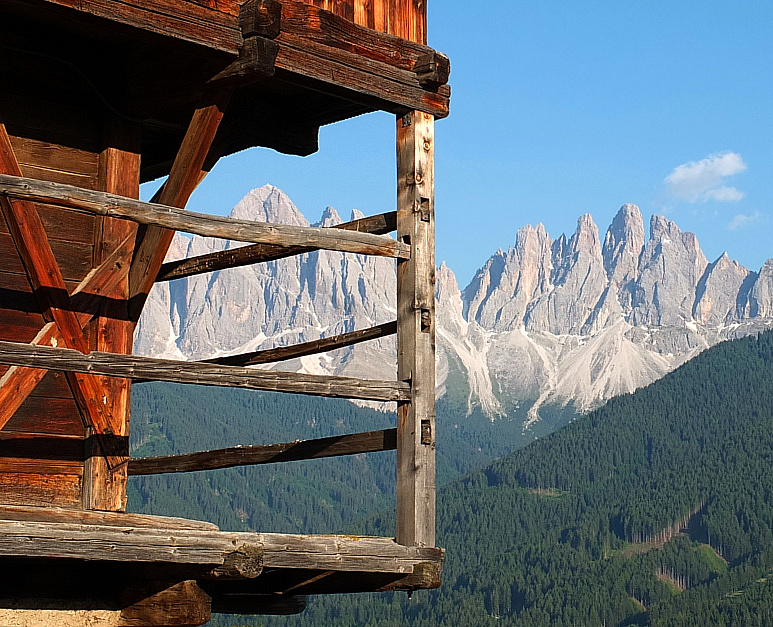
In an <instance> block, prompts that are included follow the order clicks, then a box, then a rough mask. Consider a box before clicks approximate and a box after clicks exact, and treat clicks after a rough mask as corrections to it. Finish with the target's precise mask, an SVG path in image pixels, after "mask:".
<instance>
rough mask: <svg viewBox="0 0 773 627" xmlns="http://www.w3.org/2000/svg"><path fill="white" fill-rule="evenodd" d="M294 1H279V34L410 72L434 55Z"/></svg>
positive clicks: (424, 49) (354, 22)
mask: <svg viewBox="0 0 773 627" xmlns="http://www.w3.org/2000/svg"><path fill="white" fill-rule="evenodd" d="M324 8H325V7H319V6H313V5H311V4H307V3H305V2H299V1H296V0H285V1H284V2H282V33H283V34H290V35H295V36H298V37H301V38H303V39H304V40H306V41H312V42H315V43H318V44H324V45H326V46H330V47H332V48H339V49H341V50H346V51H348V52H352V53H354V54H357V55H360V56H362V57H365V58H367V59H372V60H374V61H378V62H380V63H385V64H388V65H390V66H392V67H394V68H399V69H402V70H408V71H413V69H414V66H415V64H416V61H417V60H418V59H420V58H422V57H424V56H426V55H429V54H434V53H435V50H433V49H432V48H430V47H429V46H426V45H423V44H421V43H416V42H415V41H410V40H408V39H404V38H401V37H397V36H394V35H391V34H387V33H383V32H378V31H376V30H373V27H372V26H370V27H369V26H368V24H363V23H362V22H358V21H356V20H350V19H348V18H346V17H342V16H341V15H340V14H336V13H331V12H329V11H326V10H321V9H324Z"/></svg>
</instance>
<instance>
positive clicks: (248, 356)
mask: <svg viewBox="0 0 773 627" xmlns="http://www.w3.org/2000/svg"><path fill="white" fill-rule="evenodd" d="M395 333H397V322H387V323H385V324H379V325H377V326H375V327H370V328H368V329H358V330H357V331H350V332H349V333H342V334H341V335H335V336H333V337H323V338H320V339H318V340H313V341H311V342H304V343H303V344H296V345H294V346H280V347H279V348H269V349H267V350H262V351H255V352H252V353H243V354H241V355H231V356H228V357H216V358H214V359H204V360H202V362H201V363H207V364H222V365H224V366H254V365H255V364H267V363H272V362H276V361H284V360H287V359H295V358H297V357H304V356H305V355H316V354H317V353H322V352H324V351H329V350H335V349H337V348H344V347H346V346H352V345H353V344H359V343H360V342H367V341H368V340H375V339H378V338H380V337H386V336H389V335H394V334H395Z"/></svg>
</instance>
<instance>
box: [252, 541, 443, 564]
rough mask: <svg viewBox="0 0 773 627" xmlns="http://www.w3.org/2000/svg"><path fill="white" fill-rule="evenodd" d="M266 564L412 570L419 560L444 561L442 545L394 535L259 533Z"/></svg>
mask: <svg viewBox="0 0 773 627" xmlns="http://www.w3.org/2000/svg"><path fill="white" fill-rule="evenodd" d="M255 535H256V536H257V540H258V541H259V542H260V543H261V545H262V546H263V567H264V568H303V569H306V570H333V571H357V570H360V571H363V572H385V573H386V572H389V573H411V572H413V568H414V566H415V565H416V564H419V563H422V562H435V563H439V564H442V562H443V551H442V549H435V548H424V547H408V546H402V545H400V544H398V543H396V542H395V541H394V539H392V538H377V537H366V536H301V535H290V534H281V533H258V534H255Z"/></svg>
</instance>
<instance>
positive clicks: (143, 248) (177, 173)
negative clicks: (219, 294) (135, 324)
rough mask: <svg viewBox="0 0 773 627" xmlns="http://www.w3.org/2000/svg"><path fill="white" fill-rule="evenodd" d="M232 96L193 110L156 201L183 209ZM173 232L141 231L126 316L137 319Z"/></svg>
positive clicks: (218, 97)
mask: <svg viewBox="0 0 773 627" xmlns="http://www.w3.org/2000/svg"><path fill="white" fill-rule="evenodd" d="M230 96H231V90H230V89H224V90H222V91H220V92H218V93H216V94H213V95H212V98H211V100H208V101H206V102H205V103H202V104H201V105H200V106H199V108H198V109H196V111H195V113H194V114H193V118H192V119H191V123H190V125H189V126H188V130H187V132H186V133H185V137H184V138H183V142H182V144H181V145H180V150H179V151H178V152H177V156H176V157H175V160H174V163H173V164H172V169H171V171H170V173H169V177H168V178H167V180H166V183H164V187H163V189H162V190H161V194H160V197H159V199H158V202H159V203H160V204H162V205H169V206H171V207H178V208H183V207H185V205H186V203H187V202H188V199H189V198H190V197H191V194H193V192H194V190H195V189H196V187H197V186H198V184H199V183H200V182H201V180H202V179H203V178H204V176H205V175H206V170H205V169H204V168H205V162H206V160H207V155H208V153H209V149H210V147H211V146H212V142H213V141H214V140H215V135H216V134H217V129H218V127H219V126H220V121H221V120H222V119H223V113H224V111H225V108H226V106H227V104H228V100H229V98H230ZM174 233H175V232H174V231H172V230H169V229H163V228H160V227H156V226H149V227H147V228H145V229H144V230H141V235H140V236H139V237H138V242H137V247H136V249H135V252H134V259H133V261H132V268H131V271H130V273H129V298H130V305H129V317H130V318H131V319H132V320H134V321H136V320H139V317H140V314H141V313H142V308H143V306H144V305H145V301H146V300H147V297H148V294H149V293H150V290H151V288H152V287H153V284H154V283H155V281H156V275H158V271H159V269H160V268H161V264H163V263H164V258H165V257H166V253H167V251H168V250H169V245H170V244H171V243H172V238H173V237H174Z"/></svg>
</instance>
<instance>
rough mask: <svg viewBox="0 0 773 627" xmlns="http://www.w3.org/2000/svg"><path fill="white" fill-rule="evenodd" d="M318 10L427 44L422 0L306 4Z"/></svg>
mask: <svg viewBox="0 0 773 627" xmlns="http://www.w3.org/2000/svg"><path fill="white" fill-rule="evenodd" d="M307 1H308V2H309V3H310V4H313V5H315V6H318V7H319V8H321V9H326V10H327V11H332V12H333V13H335V14H336V15H340V16H341V17H344V18H346V19H347V20H350V21H352V22H354V23H355V24H359V25H360V26H367V27H368V28H373V29H375V30H378V31H381V32H382V33H390V34H392V35H396V36H398V37H402V38H403V39H408V40H410V41H415V42H417V43H420V44H426V43H427V3H426V1H425V0H307Z"/></svg>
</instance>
